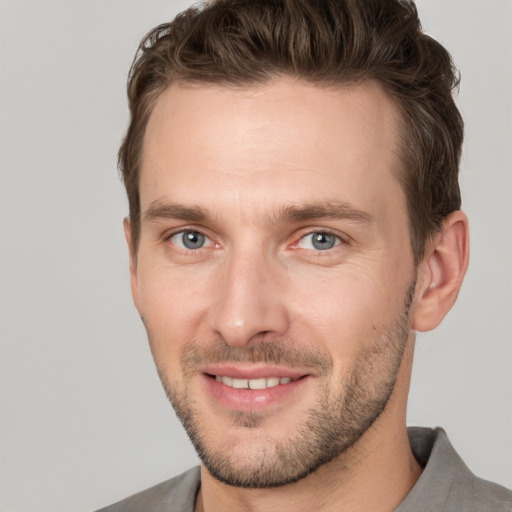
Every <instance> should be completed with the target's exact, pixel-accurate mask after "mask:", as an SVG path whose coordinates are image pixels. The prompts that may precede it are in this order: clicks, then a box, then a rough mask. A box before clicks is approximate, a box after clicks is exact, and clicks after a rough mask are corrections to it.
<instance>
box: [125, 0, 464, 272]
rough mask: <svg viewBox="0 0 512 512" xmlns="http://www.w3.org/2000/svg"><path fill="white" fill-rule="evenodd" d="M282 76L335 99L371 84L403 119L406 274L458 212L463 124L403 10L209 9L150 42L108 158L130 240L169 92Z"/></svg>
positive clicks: (398, 1)
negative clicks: (152, 133)
mask: <svg viewBox="0 0 512 512" xmlns="http://www.w3.org/2000/svg"><path fill="white" fill-rule="evenodd" d="M280 75H284V76H290V77H295V78H300V79H302V80H305V81H307V82H310V83H313V84H317V85H322V86H327V87H339V86H343V85H350V84H357V83H360V82H361V81H364V80H376V81H377V82H378V83H379V84H380V85H381V86H382V87H383V88H384V90H385V91H386V92H387V93H388V94H389V95H390V97H391V98H392V99H394V100H395V103H396V104H397V105H398V107H399V109H400V113H401V116H402V126H401V134H402V137H401V138H402V155H401V157H402V164H403V170H402V173H401V175H400V177H399V178H400V181H401V183H402V186H403V188H404V191H405V194H406V197H407V207H408V213H409V225H410V235H411V247H412V252H413V255H414V259H415V262H416V263H418V262H419V261H420V260H421V258H422V257H423V254H424V251H425V243H426V241H427V240H428V239H429V238H430V237H431V236H432V235H433V234H434V233H435V232H437V231H438V230H439V229H440V227H441V225H442V222H443V219H444V218H445V217H446V216H447V215H448V214H450V213H451V212H453V211H455V210H458V209H459V208H460V190H459V184H458V168H459V159H460V152H461V146H462V139H463V122H462V118H461V116H460V113H459V111H458V110H457V107H456V106H455V103H454V101H453V97H452V92H453V89H454V88H456V87H457V86H458V73H457V71H456V69H455V68H454V65H453V63H452V60H451V57H450V54H449V53H448V52H447V51H446V49H445V48H443V46H441V45H440V44H439V43H438V42H437V41H435V40H434V39H432V38H431V37H429V36H427V35H426V34H424V33H423V32H422V30H421V25H420V21H419V19H418V13H417V10H416V7H415V5H414V3H413V2H412V1H406V0H214V1H211V2H209V3H205V4H203V5H202V6H201V7H197V6H195V7H191V8H189V9H187V10H186V11H184V12H182V13H181V14H179V15H178V16H177V17H176V18H175V19H174V20H173V21H172V22H170V23H165V24H163V25H159V26H158V27H156V28H154V29H153V30H151V31H150V32H149V33H148V34H147V35H146V36H145V37H144V38H143V40H142V42H141V43H140V46H139V49H138V52H137V54H136V56H135V59H134V62H133V64H132V67H131V70H130V74H129V78H128V98H129V105H130V114H131V120H130V125H129V127H128V131H127V134H126V137H125V139H124V141H123V143H122V145H121V148H120V150H119V168H120V171H121V173H122V177H123V181H124V184H125V186H126V191H127V194H128V200H129V207H130V220H131V224H132V232H133V236H132V250H133V254H136V251H137V247H138V240H139V236H140V214H141V212H140V198H139V187H138V184H139V173H140V166H141V158H142V144H143V140H144V133H145V129H146V125H147V122H148V119H149V117H150V115H151V112H152V109H153V107H154V105H155V103H156V101H157V99H158V97H159V96H160V94H161V93H162V92H163V91H164V90H165V89H166V88H167V87H168V86H169V85H170V84H171V83H172V82H174V81H183V82H193V83H194V82H195V83H205V84H219V85H226V86H241V87H250V86H251V85H255V84H262V83H265V82H267V81H270V80H271V79H272V78H275V77H277V76H280Z"/></svg>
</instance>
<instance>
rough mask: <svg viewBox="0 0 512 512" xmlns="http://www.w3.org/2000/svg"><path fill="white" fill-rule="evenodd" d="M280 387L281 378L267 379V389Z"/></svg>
mask: <svg viewBox="0 0 512 512" xmlns="http://www.w3.org/2000/svg"><path fill="white" fill-rule="evenodd" d="M274 386H279V377H269V378H268V379H267V388H273V387H274Z"/></svg>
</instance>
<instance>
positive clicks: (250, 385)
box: [215, 375, 292, 389]
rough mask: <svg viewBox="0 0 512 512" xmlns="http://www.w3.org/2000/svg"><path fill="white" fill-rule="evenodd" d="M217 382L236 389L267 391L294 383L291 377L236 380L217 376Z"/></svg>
mask: <svg viewBox="0 0 512 512" xmlns="http://www.w3.org/2000/svg"><path fill="white" fill-rule="evenodd" d="M215 380H216V381H217V382H222V383H223V384H225V385H226V386H230V387H232V388H235V389H266V388H273V387H274V386H278V385H279V384H288V383H289V382H291V381H292V379H291V378H290V377H267V378H264V377H263V378H261V379H234V378H232V377H222V376H220V375H216V376H215Z"/></svg>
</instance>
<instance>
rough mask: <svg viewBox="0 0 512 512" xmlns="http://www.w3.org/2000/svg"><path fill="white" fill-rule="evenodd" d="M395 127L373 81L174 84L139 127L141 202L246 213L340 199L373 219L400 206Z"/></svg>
mask: <svg viewBox="0 0 512 512" xmlns="http://www.w3.org/2000/svg"><path fill="white" fill-rule="evenodd" d="M398 126H399V117H398V111H397V108H396V106H395V105H394V103H393V102H392V101H391V100H390V98H389V97H388V96H387V94H386V93H385V92H384V91H383V90H382V89H381V87H379V86H378V85H377V84H376V83H373V82H367V83H364V84H361V85H357V86H350V87H345V88H336V89H334V88H320V87H316V86H313V85H311V84H308V83H304V82H302V81H297V80H292V79H287V78H281V79H278V80H276V81H274V82H271V83H268V84H264V85H259V86H257V87H254V88H251V89H233V88H229V87H220V86H219V87H213V86H203V85H200V86H197V85H186V84H185V85H183V84H178V83H175V84H173V85H172V86H170V87H169V88H168V89H167V90H166V91H164V92H163V93H162V95H161V97H160V98H159V100H158V102H157V104H156V106H155V108H154V110H153V112H152V115H151V117H150V120H149V122H148V126H147V129H146V135H145V140H144V146H143V159H142V169H141V178H140V192H141V208H142V211H143V212H144V210H145V208H147V207H148V206H149V205H150V204H151V203H152V202H154V201H165V200H170V201H179V202H180V203H190V204H197V203H201V206H202V207H203V206H204V207H206V208H208V207H210V206H211V208H213V209H215V208H217V209H218V208H219V207H221V206H226V207H230V206H232V207H236V208H237V209H238V212H239V213H240V214H242V213H243V212H249V211H252V213H251V215H252V214H255V213H256V212H258V211H259V210H262V209H264V208H265V207H266V206H268V205H271V204H272V205H274V206H279V203H280V202H283V201H284V202H289V203H294V204H295V203H311V202H315V201H322V200H343V201H346V202H350V203H356V206H359V207H361V208H362V207H363V206H364V207H366V208H371V209H372V210H373V211H372V212H371V213H372V215H376V216H379V215H381V214H382V213H383V212H381V211H379V210H381V209H383V208H389V207H390V205H391V206H392V207H395V206H396V204H397V199H398V203H401V202H403V201H402V199H403V198H402V197H401V196H402V195H403V194H402V191H401V188H400V186H399V184H398V181H397V179H396V176H397V174H398V171H399V166H400V159H399V156H398V154H399V147H398V141H399V136H398V132H399V129H398ZM397 196H400V197H397ZM386 198H387V199H389V200H388V201H384V200H383V199H386ZM393 205H394V206H393ZM251 209H252V210H251Z"/></svg>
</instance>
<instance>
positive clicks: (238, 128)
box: [127, 78, 415, 487]
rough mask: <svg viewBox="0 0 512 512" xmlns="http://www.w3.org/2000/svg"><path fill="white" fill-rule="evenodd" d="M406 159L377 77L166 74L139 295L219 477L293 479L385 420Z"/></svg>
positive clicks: (146, 152)
mask: <svg viewBox="0 0 512 512" xmlns="http://www.w3.org/2000/svg"><path fill="white" fill-rule="evenodd" d="M398 154H399V148H398V119H397V111H396V108H395V106H394V105H393V103H392V102H391V101H390V99H389V98H388V97H387V96H386V94H385V93H384V92H383V91H382V90H381V89H380V88H379V87H378V86H377V85H375V84H372V83H367V84H364V85H358V86H354V87H347V88H345V89H336V90H334V89H321V88H315V87H313V86H311V85H308V84H305V83H302V82H299V81H293V80H291V79H284V78H283V79H279V80H276V81H275V82H273V83H270V84H266V85H261V86H257V87H255V88H254V89H251V90H234V89H230V88H224V87H206V86H185V85H178V84H176V85H173V86H171V87H170V88H169V89H168V90H167V91H165V92H164V93H163V94H162V96H161V97H160V99H159V101H158V103H157V105H156V106H155V108H154V111H153V113H152V115H151V118H150V121H149V124H148V127H147V132H146V137H145V142H144V149H143V161H142V170H141V178H140V197H141V211H142V219H141V234H140V243H139V248H138V253H137V255H136V258H134V260H136V264H134V265H133V267H132V289H133V295H134V300H135V304H136V306H137V308H138V311H139V313H140V314H141V317H142V319H143V322H144V324H145V326H146V329H147V331H148V336H149V340H150V345H151V350H152V353H153V356H154V359H155V362H156V366H157V369H158V372H159V375H160V377H161V380H162V382H163V384H164V387H165V389H166V391H167V394H168V396H169V398H170V400H171V401H172V403H173V405H174V407H175V409H176V412H177V414H178V416H179V417H180V419H181V420H182V422H183V424H184V426H185V428H186V429H187V431H188V433H189V435H190V437H191V439H192V441H193V442H194V444H195V446H196V449H197V450H198V453H199V454H200V456H201V458H202V460H203V463H204V464H205V466H206V467H207V469H208V470H209V472H210V473H211V474H212V475H213V476H215V477H216V478H218V479H220V480H221V481H224V482H226V483H228V484H231V485H237V486H245V487H268V486H276V485H283V484H286V483H289V482H292V481H295V480H297V479H299V478H302V477H304V476H306V475H307V474H309V473H310V472H311V471H314V470H315V469H317V468H318V467H319V466H321V465H323V464H325V463H327V462H329V461H330V460H332V459H333V458H334V459H336V458H338V459H339V458H340V457H343V455H344V454H345V453H346V452H347V448H348V447H350V446H352V445H354V443H356V441H358V440H361V439H364V434H365V432H367V429H368V428H369V427H370V426H371V425H372V424H374V422H376V421H381V417H382V416H385V413H383V414H382V411H383V410H385V409H386V404H387V403H388V400H389V398H390V396H392V394H393V390H394V385H395V381H396V379H397V374H398V370H399V367H400V363H401V359H402V354H403V351H404V348H405V346H406V344H407V341H408V338H409V337H410V323H409V309H410V306H411V304H412V296H413V290H414V274H415V273H414V267H413V258H412V254H411V249H410V240H409V235H408V224H407V215H406V202H405V197H404V194H403V191H402V189H401V187H400V185H399V183H398V180H397V179H396V176H397V174H398V172H399V166H400V161H399V156H398ZM127 234H128V237H130V233H129V226H127ZM359 442H361V441H359Z"/></svg>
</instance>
